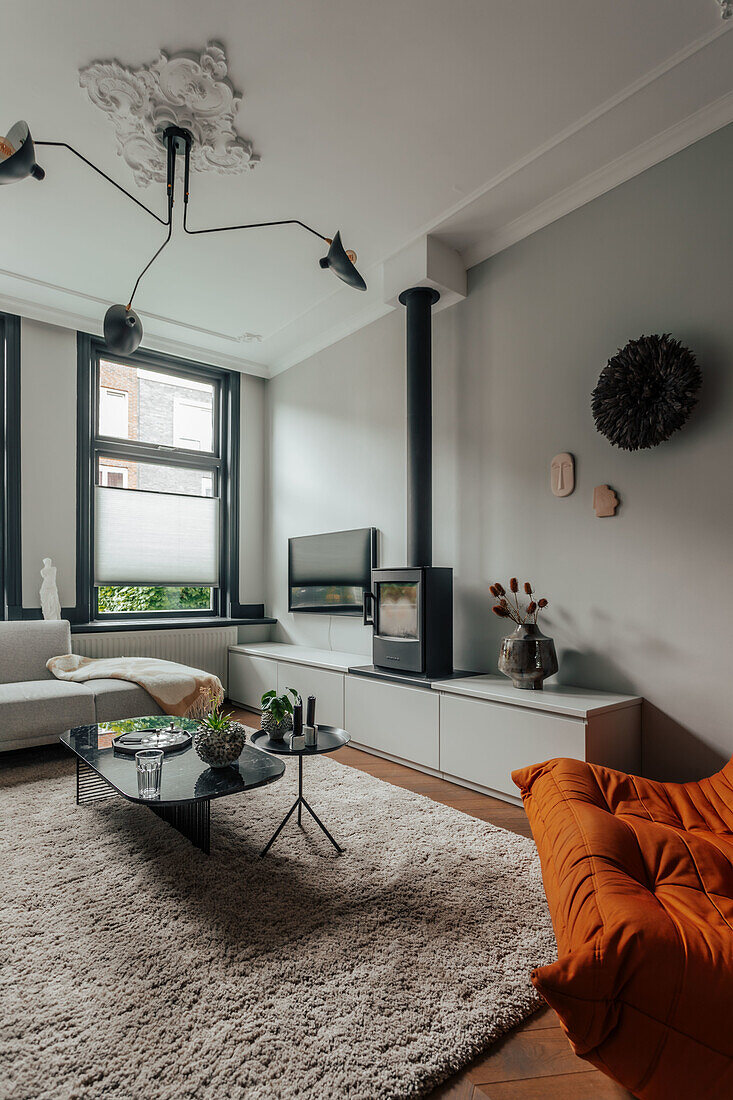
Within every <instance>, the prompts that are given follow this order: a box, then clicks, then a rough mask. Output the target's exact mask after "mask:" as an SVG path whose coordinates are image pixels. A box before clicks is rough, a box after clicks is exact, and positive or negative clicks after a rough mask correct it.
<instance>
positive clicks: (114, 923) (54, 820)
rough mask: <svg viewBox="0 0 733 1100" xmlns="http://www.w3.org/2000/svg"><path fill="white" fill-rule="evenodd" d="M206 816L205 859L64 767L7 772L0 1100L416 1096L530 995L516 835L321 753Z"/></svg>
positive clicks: (542, 940)
mask: <svg viewBox="0 0 733 1100" xmlns="http://www.w3.org/2000/svg"><path fill="white" fill-rule="evenodd" d="M296 785H297V768H296V766H295V764H294V763H293V762H289V763H288V770H287V773H286V775H285V776H284V778H283V779H282V780H281V781H280V782H278V783H275V784H272V785H271V786H269V787H266V788H264V789H262V790H258V791H253V792H250V793H244V794H242V795H234V796H232V797H228V798H222V799H218V800H216V801H214V802H212V804H211V855H210V856H209V857H207V856H205V855H203V853H201V852H199V851H197V850H196V849H194V848H193V847H192V846H191V844H190V843H189V842H188V841H187V840H185V839H184V838H183V837H181V836H180V835H179V834H178V833H177V832H176V831H175V830H173V829H172V828H171V827H170V826H169V825H167V824H166V823H165V822H163V821H161V820H159V819H158V818H157V817H156V816H155V815H154V814H152V813H150V811H148V810H146V809H145V808H144V807H141V806H136V805H133V804H132V803H129V802H125V801H123V800H122V799H121V798H116V797H115V798H113V799H110V800H108V801H106V802H100V803H96V804H92V805H86V806H76V805H75V801H74V797H75V787H74V770H73V764H72V763H71V762H70V761H69V762H67V761H66V760H64V761H58V760H57V761H45V762H37V763H36V764H34V765H23V766H16V767H8V766H7V765H6V766H4V767H2V771H1V772H0V825H1V826H2V833H3V838H2V840H3V843H2V847H3V853H2V872H1V874H0V891H2V895H3V897H2V909H1V910H0V958H1V959H2V969H1V970H0V983H1V985H0V1004H2V1010H1V1012H2V1017H1V1019H0V1027H1V1029H2V1033H1V1035H0V1066H1V1067H2V1070H1V1076H2V1083H1V1084H0V1093H1V1094H2V1097H3V1100H10V1098H12V1100H21V1098H22V1100H30V1098H33V1100H40V1098H54V1100H55V1098H58V1100H67V1098H75V1100H101V1098H103V1100H111V1098H114V1100H138V1098H140V1100H143V1098H144V1100H295V1098H298V1100H306V1098H307V1100H311V1098H312V1100H332V1098H333V1100H336V1098H338V1100H344V1098H348V1100H387V1098H390V1100H392V1098H397V1097H417V1096H421V1095H424V1094H425V1093H426V1092H427V1091H429V1090H430V1088H431V1086H433V1085H435V1084H437V1083H438V1082H440V1081H441V1080H443V1079H444V1078H445V1077H446V1076H448V1075H449V1074H450V1073H452V1072H454V1071H455V1070H457V1069H459V1068H460V1067H461V1066H462V1065H464V1064H465V1063H466V1062H468V1061H469V1060H470V1059H471V1058H472V1057H474V1056H475V1055H476V1054H478V1053H479V1052H480V1051H482V1050H483V1049H484V1048H485V1047H486V1046H487V1045H489V1044H490V1043H491V1042H492V1041H493V1040H495V1039H496V1038H497V1037H498V1036H499V1035H501V1034H502V1033H503V1032H505V1031H506V1030H507V1029H509V1028H511V1027H512V1026H513V1025H515V1024H517V1023H518V1022H519V1021H520V1020H522V1019H524V1018H525V1017H526V1016H528V1015H530V1014H531V1013H532V1012H533V1011H534V1010H535V1009H536V1008H537V1007H538V1004H539V1001H538V997H537V995H536V994H535V992H534V990H533V988H532V986H531V984H530V980H529V973H530V970H531V969H532V967H533V966H537V965H538V964H542V963H546V962H547V961H548V960H549V959H550V958H552V957H554V950H555V948H554V940H553V937H552V931H551V927H550V921H549V917H548V913H547V908H546V903H545V900H544V896H543V893H542V885H541V880H540V871H539V863H538V860H537V856H536V852H535V848H534V845H533V844H532V842H531V841H529V840H525V839H524V838H522V837H519V836H515V835H513V834H512V833H509V832H505V831H504V830H502V829H498V828H495V827H494V826H492V825H488V824H484V823H483V822H481V821H477V820H474V819H473V818H471V817H468V816H467V815H465V814H462V813H460V812H459V811H457V810H452V809H449V808H447V807H445V806H441V805H439V804H437V803H435V802H432V801H430V800H429V799H427V798H423V797H421V796H419V795H414V794H411V793H409V792H407V791H404V790H401V789H400V788H398V787H394V786H392V785H390V784H387V783H384V782H382V781H380V780H378V779H374V778H372V777H371V776H368V775H365V774H362V773H360V772H358V771H355V770H353V769H351V768H349V767H346V766H344V765H341V764H339V763H337V762H336V761H334V760H329V759H327V758H324V757H321V758H319V759H315V760H308V761H306V762H305V794H306V797H307V798H308V799H309V801H310V803H311V805H312V806H313V808H314V809H315V811H316V813H318V814H319V816H320V817H321V818H322V820H323V821H324V822H325V823H326V825H328V827H329V829H331V831H332V832H333V833H334V835H335V836H336V838H337V839H338V840H339V841H340V842H341V843H342V844H343V845H344V847H345V849H346V852H345V854H344V855H343V856H339V855H338V854H337V853H336V852H335V851H334V849H333V848H332V847H331V845H330V844H329V843H328V841H327V839H326V838H325V837H324V836H323V834H322V833H321V832H320V830H319V829H318V828H317V826H316V825H315V823H314V822H313V821H311V820H310V819H309V817H308V815H305V814H304V819H303V827H302V829H299V828H298V826H297V825H296V824H295V823H294V821H293V819H291V821H290V822H289V823H288V825H287V826H286V827H285V830H284V831H283V833H282V834H281V835H280V837H279V838H278V840H277V842H276V843H275V846H274V847H273V848H272V849H271V851H270V853H269V854H268V855H267V856H266V857H265V858H264V859H260V858H259V856H258V852H259V850H260V849H261V847H262V846H263V845H264V843H265V842H266V840H267V839H268V838H269V836H270V834H271V833H272V832H273V830H274V829H275V827H276V825H277V824H278V822H279V821H280V819H281V818H282V816H283V815H284V813H285V812H286V810H287V809H288V807H289V806H290V804H291V802H292V801H293V799H294V797H295V793H296Z"/></svg>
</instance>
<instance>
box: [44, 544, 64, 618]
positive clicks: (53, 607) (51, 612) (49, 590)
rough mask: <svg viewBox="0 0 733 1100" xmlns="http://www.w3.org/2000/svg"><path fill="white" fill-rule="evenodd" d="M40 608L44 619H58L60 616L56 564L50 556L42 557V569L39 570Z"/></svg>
mask: <svg viewBox="0 0 733 1100" xmlns="http://www.w3.org/2000/svg"><path fill="white" fill-rule="evenodd" d="M41 576H42V578H43V580H42V581H41V610H42V611H43V617H44V619H60V618H61V601H60V600H59V590H58V588H57V587H56V566H55V565H54V564H53V561H52V560H51V558H44V559H43V569H42V570H41Z"/></svg>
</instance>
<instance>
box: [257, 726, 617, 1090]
mask: <svg viewBox="0 0 733 1100" xmlns="http://www.w3.org/2000/svg"><path fill="white" fill-rule="evenodd" d="M236 713H237V715H238V716H240V717H241V720H242V721H243V722H245V723H246V724H247V725H249V726H256V727H259V715H257V714H253V713H252V712H250V711H237V712H236ZM333 756H334V757H335V758H336V759H337V760H339V761H340V762H341V763H342V764H348V765H349V766H350V767H352V768H358V769H359V770H360V771H364V772H368V773H369V775H375V776H377V777H378V778H379V779H384V780H385V781H386V782H387V783H394V784H395V786H397V787H404V788H406V789H407V790H409V791H416V792H417V793H418V794H424V795H427V797H428V798H433V799H435V801H436V802H442V803H443V804H444V805H446V806H452V807H453V808H454V809H457V810H463V812H464V813H467V814H471V816H472V817H478V818H480V819H481V820H482V821H490V822H492V824H494V825H499V826H501V828H502V829H510V830H511V831H512V832H514V833H521V835H522V836H531V835H532V832H531V830H530V827H529V822H528V821H527V817H526V815H525V813H524V810H522V809H520V808H519V807H517V806H511V805H510V804H509V803H508V802H501V801H500V800H499V799H497V798H489V797H488V795H483V794H478V793H477V792H475V791H470V790H468V789H467V788H465V787H459V786H457V784H455V783H447V782H446V781H445V780H444V779H436V778H435V777H434V776H431V775H424V774H423V773H422V772H418V771H415V770H414V769H413V768H407V767H404V766H403V765H401V764H394V763H392V762H391V761H389V760H383V759H382V758H381V757H379V756H372V755H371V754H370V753H366V752H360V751H359V750H358V749H351V748H348V747H347V748H344V749H339V751H338V752H336V753H333ZM428 1100H633V1098H632V1096H631V1093H630V1092H627V1091H626V1089H623V1088H621V1087H620V1086H619V1085H617V1084H615V1082H613V1081H610V1080H609V1079H608V1078H607V1077H604V1075H603V1074H602V1073H600V1072H599V1071H598V1070H596V1069H594V1068H593V1067H592V1066H590V1065H589V1064H588V1062H584V1061H583V1060H582V1059H581V1058H577V1057H576V1056H575V1054H573V1051H572V1050H571V1048H570V1044H569V1043H568V1041H567V1039H566V1038H565V1034H564V1032H563V1031H562V1028H561V1027H560V1023H559V1021H558V1018H557V1016H556V1015H555V1013H554V1012H553V1011H552V1010H551V1009H550V1008H543V1009H541V1010H540V1011H539V1012H538V1013H536V1014H535V1015H534V1016H533V1017H532V1018H531V1019H530V1020H527V1021H526V1022H525V1023H524V1024H521V1025H520V1026H519V1027H518V1028H515V1029H514V1030H513V1031H511V1032H509V1034H508V1035H506V1036H505V1037H504V1038H503V1039H501V1040H500V1041H499V1042H498V1043H496V1044H495V1045H494V1046H492V1047H491V1048H490V1049H489V1050H488V1052H487V1053H486V1054H485V1055H484V1056H483V1057H481V1058H478V1059H476V1061H475V1062H473V1063H472V1065H470V1066H468V1067H467V1068H466V1069H465V1070H463V1071H462V1072H461V1073H458V1074H456V1075H455V1076H454V1077H452V1078H451V1079H450V1080H449V1081H447V1082H446V1083H445V1084H444V1085H441V1086H440V1088H437V1089H435V1090H434V1091H433V1092H432V1093H431V1094H430V1097H429V1098H428Z"/></svg>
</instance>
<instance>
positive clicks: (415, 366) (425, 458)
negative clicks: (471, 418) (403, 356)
mask: <svg viewBox="0 0 733 1100" xmlns="http://www.w3.org/2000/svg"><path fill="white" fill-rule="evenodd" d="M439 298H440V294H439V293H438V291H437V290H434V289H433V288H432V287H427V286H414V287H411V288H410V289H409V290H403V292H402V294H400V302H401V303H402V305H403V306H404V307H405V311H406V330H407V565H409V566H418V565H432V564H433V414H432V405H433V395H432V339H431V329H432V317H431V309H432V307H433V305H434V304H435V303H436V302H437V301H438V299H439Z"/></svg>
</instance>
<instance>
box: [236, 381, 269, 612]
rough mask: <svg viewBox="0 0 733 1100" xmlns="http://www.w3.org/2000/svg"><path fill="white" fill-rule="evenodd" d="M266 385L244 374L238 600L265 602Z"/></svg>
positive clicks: (241, 416) (241, 421) (242, 389)
mask: <svg viewBox="0 0 733 1100" xmlns="http://www.w3.org/2000/svg"><path fill="white" fill-rule="evenodd" d="M265 414H266V408H265V382H264V379H262V378H255V377H254V376H253V375H249V374H243V375H242V384H241V409H240V426H241V440H240V456H239V461H240V470H239V477H240V486H239V489H240V496H239V600H240V603H264V600H265V523H264V517H265Z"/></svg>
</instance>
